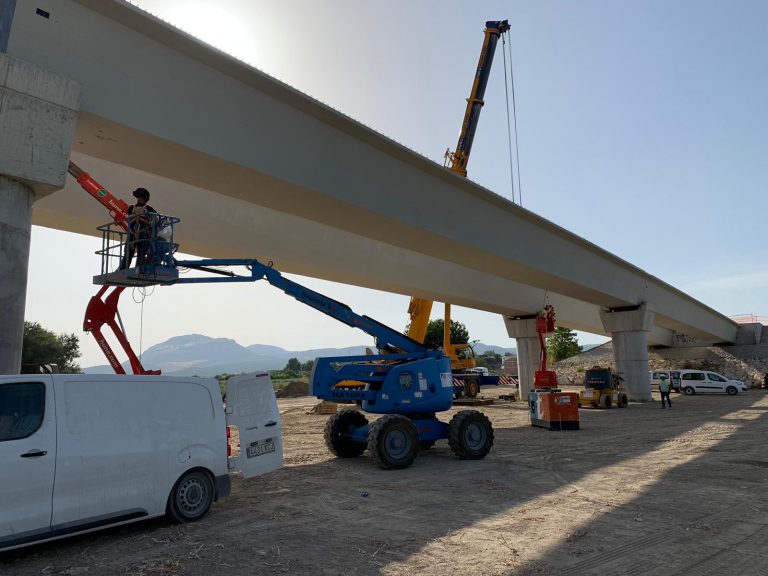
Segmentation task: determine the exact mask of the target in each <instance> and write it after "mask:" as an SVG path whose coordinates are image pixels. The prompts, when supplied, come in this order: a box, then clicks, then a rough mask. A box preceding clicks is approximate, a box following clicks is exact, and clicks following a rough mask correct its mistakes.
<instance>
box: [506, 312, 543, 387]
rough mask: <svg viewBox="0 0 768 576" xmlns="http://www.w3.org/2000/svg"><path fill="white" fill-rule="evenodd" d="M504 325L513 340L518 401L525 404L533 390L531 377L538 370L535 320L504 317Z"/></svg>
mask: <svg viewBox="0 0 768 576" xmlns="http://www.w3.org/2000/svg"><path fill="white" fill-rule="evenodd" d="M504 324H505V325H506V327H507V334H509V336H510V338H515V343H516V344H515V345H516V347H517V378H518V380H519V381H520V399H521V400H524V401H526V402H527V401H528V393H529V392H530V391H531V390H533V376H534V373H535V372H536V370H538V368H539V358H540V355H541V347H540V346H539V335H538V332H536V318H507V317H504Z"/></svg>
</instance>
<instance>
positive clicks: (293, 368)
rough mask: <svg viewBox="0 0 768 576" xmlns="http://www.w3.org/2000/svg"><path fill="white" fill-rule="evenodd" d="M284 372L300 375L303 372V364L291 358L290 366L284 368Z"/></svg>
mask: <svg viewBox="0 0 768 576" xmlns="http://www.w3.org/2000/svg"><path fill="white" fill-rule="evenodd" d="M283 371H284V372H296V374H298V373H299V372H301V362H299V359H298V358H290V359H289V360H288V364H286V365H285V368H283Z"/></svg>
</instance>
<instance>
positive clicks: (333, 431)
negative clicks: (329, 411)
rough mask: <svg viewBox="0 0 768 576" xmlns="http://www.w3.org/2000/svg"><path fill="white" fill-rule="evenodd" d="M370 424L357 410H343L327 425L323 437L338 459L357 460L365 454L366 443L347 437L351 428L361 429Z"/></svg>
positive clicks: (332, 417)
mask: <svg viewBox="0 0 768 576" xmlns="http://www.w3.org/2000/svg"><path fill="white" fill-rule="evenodd" d="M367 424H368V418H366V417H365V416H364V415H363V414H362V413H360V412H358V411H357V410H342V411H341V412H339V413H338V414H334V415H333V416H331V417H330V418H329V419H328V422H326V423H325V430H324V431H323V437H324V438H325V445H326V446H328V450H330V451H331V453H332V454H334V455H335V456H336V457H338V458H355V457H357V456H360V455H361V454H362V453H363V452H365V448H366V446H365V443H364V442H354V441H352V440H350V439H349V438H347V437H346V433H347V431H348V430H349V427H350V426H355V427H356V428H361V427H363V426H365V425H367Z"/></svg>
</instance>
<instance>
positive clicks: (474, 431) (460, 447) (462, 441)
mask: <svg viewBox="0 0 768 576" xmlns="http://www.w3.org/2000/svg"><path fill="white" fill-rule="evenodd" d="M448 445H449V446H450V447H451V452H453V453H454V454H455V455H456V456H458V457H459V458H460V459H462V460H481V459H483V458H485V456H486V455H487V454H488V452H490V451H491V447H492V446H493V425H492V424H491V421H490V420H489V419H488V417H487V416H486V415H485V414H483V413H482V412H478V411H477V410H462V411H461V412H459V413H458V414H456V415H454V417H453V418H451V422H450V424H448Z"/></svg>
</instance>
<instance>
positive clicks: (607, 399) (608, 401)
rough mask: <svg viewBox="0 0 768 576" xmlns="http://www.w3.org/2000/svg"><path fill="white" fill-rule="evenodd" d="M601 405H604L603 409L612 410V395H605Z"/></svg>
mask: <svg viewBox="0 0 768 576" xmlns="http://www.w3.org/2000/svg"><path fill="white" fill-rule="evenodd" d="M601 403H602V405H603V408H610V407H611V395H610V394H604V395H603V399H602V402H601Z"/></svg>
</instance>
